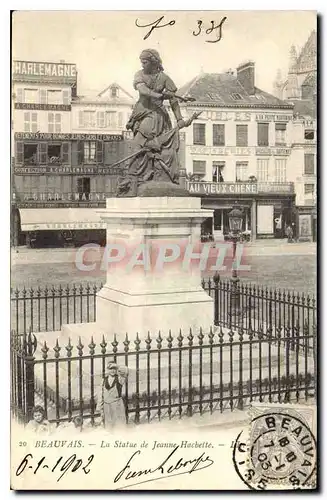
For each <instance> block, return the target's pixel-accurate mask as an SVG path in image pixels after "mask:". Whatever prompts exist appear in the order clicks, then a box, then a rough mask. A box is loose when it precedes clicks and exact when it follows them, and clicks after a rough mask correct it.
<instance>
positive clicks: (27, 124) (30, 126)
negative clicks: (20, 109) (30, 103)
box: [24, 111, 38, 132]
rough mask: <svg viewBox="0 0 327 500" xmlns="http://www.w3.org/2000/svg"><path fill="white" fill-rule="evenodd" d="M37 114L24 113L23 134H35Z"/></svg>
mask: <svg viewBox="0 0 327 500" xmlns="http://www.w3.org/2000/svg"><path fill="white" fill-rule="evenodd" d="M37 131H38V128H37V113H31V112H29V111H27V112H25V113H24V132H37Z"/></svg>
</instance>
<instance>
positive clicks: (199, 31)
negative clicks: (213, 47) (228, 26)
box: [193, 17, 227, 43]
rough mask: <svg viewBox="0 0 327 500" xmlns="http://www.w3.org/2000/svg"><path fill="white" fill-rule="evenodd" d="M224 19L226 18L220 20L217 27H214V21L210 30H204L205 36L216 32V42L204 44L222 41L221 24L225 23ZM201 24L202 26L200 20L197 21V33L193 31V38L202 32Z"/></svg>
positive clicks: (213, 41) (209, 41) (210, 41)
mask: <svg viewBox="0 0 327 500" xmlns="http://www.w3.org/2000/svg"><path fill="white" fill-rule="evenodd" d="M226 19H227V17H223V18H222V20H221V21H220V23H219V24H217V26H215V21H211V28H207V29H206V30H205V32H206V34H207V35H210V34H211V33H212V32H213V31H214V30H217V31H216V35H217V38H216V40H206V42H208V43H216V42H219V41H220V40H221V39H222V27H223V24H224V22H225V21H226ZM202 24H203V22H202V21H201V20H199V21H198V32H196V31H193V35H194V36H198V35H200V33H201V32H202Z"/></svg>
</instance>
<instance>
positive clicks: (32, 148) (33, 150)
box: [24, 144, 37, 165]
mask: <svg viewBox="0 0 327 500" xmlns="http://www.w3.org/2000/svg"><path fill="white" fill-rule="evenodd" d="M24 163H26V165H35V164H36V163H37V144H24Z"/></svg>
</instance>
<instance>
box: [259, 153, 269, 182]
mask: <svg viewBox="0 0 327 500" xmlns="http://www.w3.org/2000/svg"><path fill="white" fill-rule="evenodd" d="M268 169H269V160H268V159H258V160H257V180H258V181H259V182H267V181H268Z"/></svg>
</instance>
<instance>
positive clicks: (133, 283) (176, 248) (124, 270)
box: [63, 197, 214, 341]
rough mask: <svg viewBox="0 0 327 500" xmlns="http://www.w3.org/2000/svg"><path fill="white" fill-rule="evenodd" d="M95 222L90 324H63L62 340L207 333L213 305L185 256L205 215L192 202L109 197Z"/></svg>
mask: <svg viewBox="0 0 327 500" xmlns="http://www.w3.org/2000/svg"><path fill="white" fill-rule="evenodd" d="M99 215H100V217H101V219H102V220H103V221H104V222H105V223H106V227H107V229H106V231H107V247H106V252H105V255H104V260H103V263H102V265H107V280H106V284H105V285H104V287H103V288H102V289H101V290H100V292H99V293H98V295H97V303H96V323H94V324H88V325H85V326H84V325H65V326H64V327H63V332H64V334H65V336H70V337H71V338H76V337H77V336H78V335H80V334H81V332H83V331H84V329H85V332H86V329H87V330H88V332H89V331H92V334H93V337H94V339H95V341H97V340H99V338H100V335H101V337H102V335H103V334H104V335H106V336H108V337H109V338H111V337H112V336H113V334H116V335H117V340H123V339H124V338H125V334H126V333H128V337H129V338H130V339H133V338H135V336H136V333H138V334H139V336H140V338H145V336H146V335H147V333H148V332H151V334H152V335H151V336H152V337H153V336H154V335H156V334H158V332H159V331H160V332H161V333H162V334H163V335H165V334H168V332H169V330H171V331H172V334H175V335H176V334H177V333H178V332H179V330H180V329H181V330H182V331H183V333H184V334H185V333H186V332H188V331H189V329H190V328H192V329H193V330H194V332H198V330H199V328H200V327H202V328H203V330H204V331H208V330H209V328H210V326H212V324H213V318H214V308H213V300H212V298H211V297H209V295H208V294H207V293H206V292H205V291H204V290H203V288H202V285H201V269H200V259H199V257H198V258H197V259H193V260H190V253H192V251H193V253H199V251H200V248H199V242H200V240H201V223H202V222H203V221H204V220H205V219H206V218H208V217H212V210H203V209H201V199H200V198H195V197H179V198H178V197H159V198H154V197H136V198H109V199H107V202H106V209H105V210H101V211H99ZM176 256H177V257H176ZM106 258H107V260H108V263H107V264H106ZM169 259H171V260H172V262H163V260H169ZM114 260H116V262H113V261H114Z"/></svg>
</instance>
